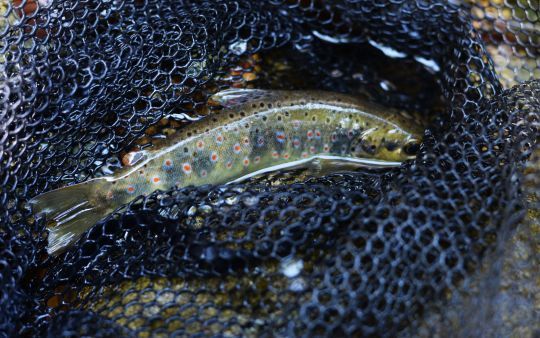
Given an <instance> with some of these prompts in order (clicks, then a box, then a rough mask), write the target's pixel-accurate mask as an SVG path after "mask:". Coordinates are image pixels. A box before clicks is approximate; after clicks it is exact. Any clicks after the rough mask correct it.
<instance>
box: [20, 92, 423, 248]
mask: <svg viewBox="0 0 540 338" xmlns="http://www.w3.org/2000/svg"><path fill="white" fill-rule="evenodd" d="M212 100H213V101H214V102H217V103H218V104H220V105H221V106H223V109H222V110H221V111H219V112H218V113H216V114H214V115H210V116H208V117H207V118H205V119H202V120H200V121H197V122H195V123H193V124H191V125H189V126H187V127H186V128H184V129H182V130H180V131H178V132H177V133H176V134H175V136H173V137H172V138H171V139H170V140H169V141H167V144H166V145H164V146H162V147H160V148H159V149H156V150H150V151H138V152H133V153H130V154H128V156H127V157H128V159H129V165H128V166H127V167H126V168H123V169H122V170H121V171H120V172H118V173H117V174H116V175H114V176H111V177H100V178H96V179H92V180H89V181H87V182H83V183H80V184H75V185H72V186H68V187H64V188H60V189H57V190H54V191H50V192H47V193H44V194H42V195H39V196H37V197H35V198H34V199H32V200H31V201H30V204H31V205H32V206H33V210H34V212H35V213H36V214H39V213H44V214H45V215H46V216H47V219H48V220H50V221H52V222H51V223H50V226H49V246H48V251H49V253H50V254H57V253H59V252H61V251H62V250H63V249H64V248H66V247H67V246H68V245H69V244H71V243H72V242H74V241H75V240H76V239H78V238H79V237H80V235H81V234H82V233H83V232H84V231H85V230H87V229H88V228H89V227H90V226H92V225H93V224H95V223H96V222H97V221H99V220H100V219H102V218H104V217H105V216H106V215H107V214H109V213H111V212H112V211H113V210H114V209H116V208H118V207H120V206H122V205H123V204H126V203H128V202H130V201H131V200H133V199H134V198H135V197H136V196H139V195H147V194H149V193H151V192H153V191H154V190H156V189H163V190H166V189H170V188H172V187H173V186H175V185H176V186H179V187H184V186H189V185H203V184H223V183H229V182H232V181H235V180H236V181H237V180H239V179H243V178H246V177H251V176H254V175H257V174H260V173H263V172H268V171H272V170H277V169H285V168H291V167H295V168H298V167H299V166H302V165H306V164H309V163H310V162H311V163H312V162H313V161H315V160H319V161H320V160H325V161H326V162H325V161H321V163H332V162H335V161H338V162H347V163H353V164H355V165H359V166H368V167H369V166H378V167H380V166H398V165H400V164H401V162H402V161H404V160H407V159H410V158H412V157H414V156H415V153H416V151H417V150H418V147H419V142H420V138H421V132H422V130H421V129H419V125H418V124H416V123H414V121H412V119H411V118H410V117H408V116H407V115H406V114H401V113H399V112H398V111H395V110H391V109H388V108H384V107H381V106H378V105H374V104H372V103H367V102H364V101H362V100H359V99H357V98H354V97H351V96H347V95H342V94H336V93H329V92H321V91H274V90H258V89H231V90H226V91H222V92H219V93H217V94H216V95H214V96H213V97H212Z"/></svg>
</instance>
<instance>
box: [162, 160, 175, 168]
mask: <svg viewBox="0 0 540 338" xmlns="http://www.w3.org/2000/svg"><path fill="white" fill-rule="evenodd" d="M172 167H173V162H172V160H169V159H166V160H165V161H163V169H165V170H170V169H172Z"/></svg>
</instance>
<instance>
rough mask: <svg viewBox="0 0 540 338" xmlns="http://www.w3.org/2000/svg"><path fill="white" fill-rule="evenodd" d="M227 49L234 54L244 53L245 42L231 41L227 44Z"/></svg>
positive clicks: (245, 48)
mask: <svg viewBox="0 0 540 338" xmlns="http://www.w3.org/2000/svg"><path fill="white" fill-rule="evenodd" d="M229 50H230V51H231V52H233V54H236V55H241V54H244V53H245V52H246V50H247V42H246V41H242V40H240V41H237V42H235V43H231V44H230V45H229Z"/></svg>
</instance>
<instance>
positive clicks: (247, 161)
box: [244, 157, 249, 167]
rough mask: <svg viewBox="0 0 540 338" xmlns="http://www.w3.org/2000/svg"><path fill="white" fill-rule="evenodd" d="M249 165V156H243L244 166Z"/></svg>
mask: <svg viewBox="0 0 540 338" xmlns="http://www.w3.org/2000/svg"><path fill="white" fill-rule="evenodd" d="M248 165H249V158H247V157H244V167H247V166H248Z"/></svg>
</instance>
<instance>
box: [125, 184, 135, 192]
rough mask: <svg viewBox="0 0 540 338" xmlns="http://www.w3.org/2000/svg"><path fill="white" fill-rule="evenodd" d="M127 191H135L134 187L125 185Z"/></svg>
mask: <svg viewBox="0 0 540 338" xmlns="http://www.w3.org/2000/svg"><path fill="white" fill-rule="evenodd" d="M127 192H128V193H130V194H133V193H134V192H135V187H134V186H132V185H130V186H128V187H127Z"/></svg>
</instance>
